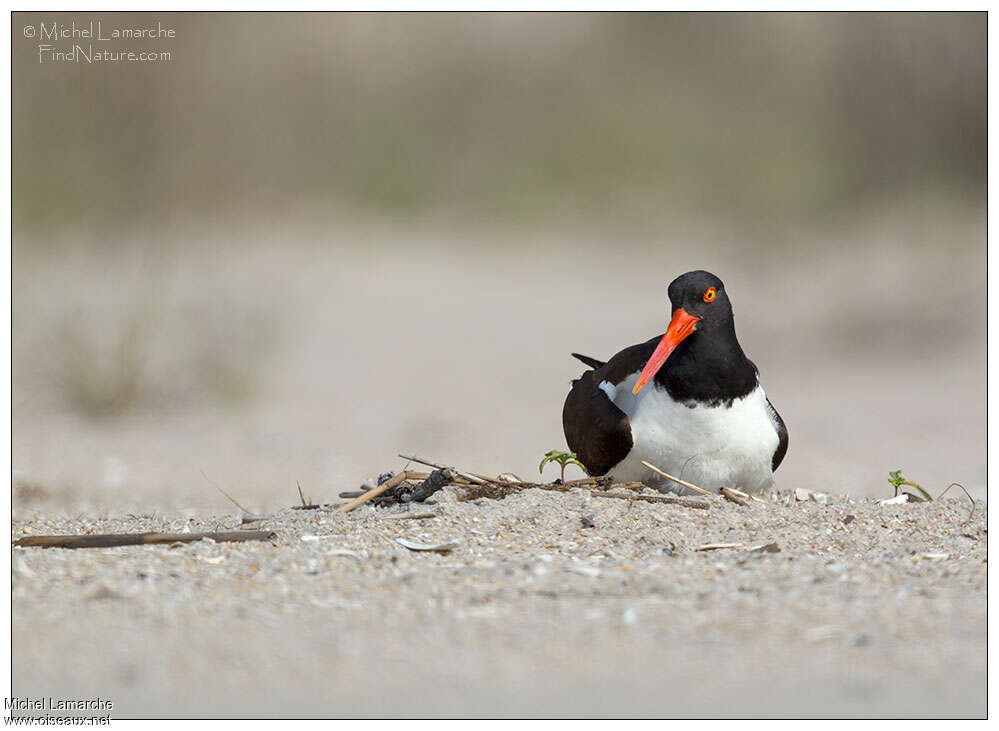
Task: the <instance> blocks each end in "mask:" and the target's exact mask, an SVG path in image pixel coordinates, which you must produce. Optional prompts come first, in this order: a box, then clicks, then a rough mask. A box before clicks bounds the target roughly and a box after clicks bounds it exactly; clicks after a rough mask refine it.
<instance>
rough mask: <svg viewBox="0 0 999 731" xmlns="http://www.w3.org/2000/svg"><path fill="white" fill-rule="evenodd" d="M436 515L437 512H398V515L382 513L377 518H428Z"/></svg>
mask: <svg viewBox="0 0 999 731" xmlns="http://www.w3.org/2000/svg"><path fill="white" fill-rule="evenodd" d="M436 517H437V513H399V514H398V515H382V516H380V517H379V518H378V520H428V519H430V518H436Z"/></svg>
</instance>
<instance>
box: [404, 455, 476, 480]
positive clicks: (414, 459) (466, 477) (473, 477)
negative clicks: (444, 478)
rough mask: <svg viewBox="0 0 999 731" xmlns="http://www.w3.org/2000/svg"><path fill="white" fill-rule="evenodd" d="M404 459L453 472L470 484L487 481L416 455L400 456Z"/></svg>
mask: <svg viewBox="0 0 999 731" xmlns="http://www.w3.org/2000/svg"><path fill="white" fill-rule="evenodd" d="M399 456H400V457H402V458H403V459H408V460H409V461H410V462H419V463H420V464H425V465H426V466H427V467H433V468H434V469H435V470H451V471H452V472H454V473H455V474H456V475H458V476H459V477H464V478H465V479H466V480H468V481H469V482H474V483H475V484H477V485H481V484H483V483H485V482H487V480H483V479H482V478H481V477H476V476H475V475H472V474H469V473H467V472H462V471H461V470H457V469H455V468H454V467H448V466H447V465H442V464H437V463H436V462H431V461H429V460H426V459H423V458H422V457H417V456H415V455H409V454H400V455H399Z"/></svg>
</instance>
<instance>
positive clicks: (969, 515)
mask: <svg viewBox="0 0 999 731" xmlns="http://www.w3.org/2000/svg"><path fill="white" fill-rule="evenodd" d="M952 487H960V488H961V489H962V490H964V494H965V495H967V496H968V499H969V500H970V501H971V512H970V513H968V517H967V518H965V519H964V522H965V523H967V522H968V521H969V520H971V516H973V515H974V514H975V498H973V497H971V493H970V492H968V491H967V490H965V489H964V485H962V484H961V483H960V482H952V483H950V484H949V485H947V490H950V489H951V488H952ZM947 490H944V491H943V492H942V493H940V494H939V495H937V498H936V499H937V500H939V499H940V498H942V497H943V496H944V495H946V494H947Z"/></svg>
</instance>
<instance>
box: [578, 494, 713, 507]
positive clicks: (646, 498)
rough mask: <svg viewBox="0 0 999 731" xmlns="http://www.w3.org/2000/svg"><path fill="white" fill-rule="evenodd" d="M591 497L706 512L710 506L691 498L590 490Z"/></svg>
mask: <svg viewBox="0 0 999 731" xmlns="http://www.w3.org/2000/svg"><path fill="white" fill-rule="evenodd" d="M590 494H591V495H596V496H597V497H612V498H617V499H618V500H640V501H643V502H647V503H669V504H670V505H682V506H684V507H685V508H696V509H697V510H707V509H708V508H710V507H711V506H710V505H709V504H708V503H706V502H704V501H702V500H693V499H691V498H682V497H671V496H670V495H618V494H617V493H616V492H602V491H598V490H591V491H590Z"/></svg>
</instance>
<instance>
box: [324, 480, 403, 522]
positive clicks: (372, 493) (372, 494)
mask: <svg viewBox="0 0 999 731" xmlns="http://www.w3.org/2000/svg"><path fill="white" fill-rule="evenodd" d="M408 476H409V473H408V472H406V471H403V472H400V473H399V474H398V475H396V476H395V477H393V478H392V479H391V480H386V481H385V482H383V483H382V484H380V485H379V486H378V487H376V488H374V489H373V490H368V491H367V492H366V493H364V494H363V495H361V496H360V497H357V498H355V499H354V500H351V501H350V502H349V503H347V504H346V505H344V506H343V507H341V508H340V512H341V513H349V512H350V511H351V510H353V509H354V508H356V507H357V506H359V505H364V503H366V502H368V500H371V499H372V498H376V497H378V496H379V495H381V494H382V493H383V492H386V491H388V490H391V489H392V488H393V487H395V486H396V485H398V484H399V483H400V482H402V481H403V480H405V479H406V478H407V477H408Z"/></svg>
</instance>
